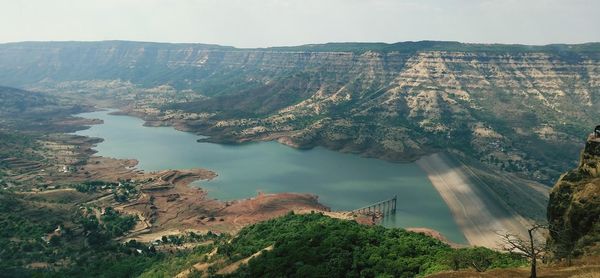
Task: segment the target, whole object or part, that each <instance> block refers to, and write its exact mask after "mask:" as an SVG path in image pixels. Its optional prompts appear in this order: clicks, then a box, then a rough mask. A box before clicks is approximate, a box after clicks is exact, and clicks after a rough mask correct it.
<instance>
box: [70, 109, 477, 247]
mask: <svg viewBox="0 0 600 278" xmlns="http://www.w3.org/2000/svg"><path fill="white" fill-rule="evenodd" d="M109 113H110V111H98V112H91V113H84V114H79V115H78V116H80V117H84V118H97V119H101V120H103V121H104V124H99V125H94V126H92V127H91V128H90V129H87V130H82V131H79V132H77V134H78V135H84V136H91V137H99V138H103V139H104V141H103V142H102V143H99V144H98V145H97V146H96V147H95V148H94V149H95V150H96V151H97V152H98V153H97V155H100V156H106V157H114V158H122V159H125V158H127V159H136V160H138V161H139V164H138V165H137V168H138V169H140V170H144V171H159V170H166V169H191V168H205V169H209V170H211V171H214V172H216V173H217V174H218V176H217V177H216V178H215V179H213V180H211V181H201V182H197V183H195V185H197V186H201V187H202V189H204V190H206V191H207V192H208V195H209V197H211V198H216V199H220V200H233V199H243V198H249V197H253V196H256V195H257V193H259V192H264V193H281V192H298V193H311V194H315V195H318V196H319V201H320V202H321V203H322V204H324V205H326V206H329V207H331V208H332V209H333V210H352V209H356V208H359V207H362V206H365V205H368V204H371V203H374V202H377V201H381V200H385V199H389V198H391V197H393V196H397V198H398V206H397V208H398V209H397V213H396V215H395V216H394V217H386V219H385V221H384V223H383V224H384V225H385V226H393V227H428V228H431V229H435V230H437V231H440V232H441V233H442V234H443V235H445V236H446V237H447V238H448V239H450V240H451V241H454V242H458V243H465V242H466V240H465V238H464V236H463V234H462V232H461V230H460V229H459V227H458V226H457V224H456V222H455V220H454V218H453V217H452V214H451V212H450V210H449V209H448V207H447V205H446V203H445V202H444V200H443V199H442V198H441V196H440V195H439V193H438V192H437V191H436V189H435V188H434V187H433V186H432V184H431V182H430V181H429V179H428V178H427V174H426V173H425V172H424V171H423V170H422V169H421V168H420V167H419V166H418V165H416V164H415V163H402V164H399V163H390V162H386V161H383V160H378V159H371V158H363V157H360V156H358V155H353V154H344V153H339V152H335V151H330V150H327V149H324V148H314V149H311V150H298V149H294V148H290V147H288V146H285V145H282V144H279V143H277V142H259V143H247V144H242V145H221V144H215V143H204V142H201V143H198V142H197V140H198V139H199V138H201V137H199V136H197V135H194V134H191V133H186V132H181V131H177V130H175V129H174V128H171V127H146V126H144V125H143V124H144V121H143V120H141V119H139V118H135V117H131V116H121V115H111V114H109Z"/></svg>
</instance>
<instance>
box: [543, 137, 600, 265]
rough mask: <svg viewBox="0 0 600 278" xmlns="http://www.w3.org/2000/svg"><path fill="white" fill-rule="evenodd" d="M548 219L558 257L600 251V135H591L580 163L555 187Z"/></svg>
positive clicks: (551, 238)
mask: <svg viewBox="0 0 600 278" xmlns="http://www.w3.org/2000/svg"><path fill="white" fill-rule="evenodd" d="M548 220H549V222H550V240H549V243H550V245H551V246H552V247H553V251H554V252H555V255H556V256H557V257H558V258H566V259H571V258H572V257H574V256H579V255H581V254H589V253H594V254H598V253H600V138H597V137H595V136H593V135H592V136H590V138H588V141H587V142H586V146H585V149H584V151H583V152H582V153H581V160H580V163H579V166H578V167H577V168H575V169H573V170H571V171H569V172H567V173H566V174H565V175H563V176H562V177H561V179H560V180H559V181H558V183H557V184H556V186H555V187H554V188H553V190H552V192H551V193H550V201H549V204H548Z"/></svg>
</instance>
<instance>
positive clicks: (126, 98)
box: [0, 41, 600, 184]
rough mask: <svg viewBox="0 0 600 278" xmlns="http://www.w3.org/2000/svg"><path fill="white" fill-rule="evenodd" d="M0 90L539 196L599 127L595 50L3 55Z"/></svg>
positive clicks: (450, 45)
mask: <svg viewBox="0 0 600 278" xmlns="http://www.w3.org/2000/svg"><path fill="white" fill-rule="evenodd" d="M0 84H7V85H14V86H21V87H26V88H33V89H36V90H43V91H50V92H53V93H55V94H65V93H73V94H70V95H69V97H79V98H82V97H83V100H85V99H86V98H89V97H90V96H94V97H98V98H107V99H109V100H110V101H111V103H113V104H115V105H119V106H121V107H123V108H125V109H126V110H128V111H130V112H131V113H132V114H135V115H142V116H144V117H145V118H146V120H148V121H149V122H150V123H151V124H155V125H164V124H173V125H176V126H178V127H180V128H182V129H185V130H190V131H195V132H198V133H202V134H205V135H210V136H211V138H210V139H208V140H212V141H218V142H245V141H253V140H279V141H281V142H284V143H286V144H289V145H292V146H296V147H304V148H310V147H313V146H317V145H319V146H326V147H328V148H331V149H336V150H341V151H345V152H354V153H360V154H362V155H365V156H371V157H377V158H382V159H387V160H393V161H411V160H415V159H417V158H419V157H420V156H422V155H425V154H429V153H432V152H437V151H440V150H447V149H451V150H454V151H457V152H460V153H461V154H462V155H464V156H468V157H469V158H471V159H473V158H474V159H476V160H479V161H480V162H483V163H485V164H487V165H488V166H491V167H492V168H494V169H496V170H498V171H508V172H514V173H517V174H519V175H521V176H523V177H525V178H528V179H534V180H537V181H540V182H543V183H546V184H552V183H553V182H554V181H555V180H556V178H557V177H558V176H559V175H560V173H562V172H564V171H565V170H567V169H569V168H571V167H573V166H574V165H575V164H576V161H575V158H576V157H577V153H578V150H579V148H580V143H579V140H578V138H581V136H583V135H584V134H585V133H586V130H587V127H589V126H591V125H593V124H595V122H594V121H595V119H597V118H598V116H600V115H599V112H598V111H600V109H599V108H600V44H594V43H592V44H581V45H548V46H521V45H479V44H461V43H456V42H428V41H425V42H405V43H396V44H368V43H339V44H323V45H305V46H298V47H278V48H264V49H237V48H232V47H222V46H214V45H202V44H160V43H139V42H122V41H107V42H55V43H15V44H4V45H0ZM565 158H567V159H565Z"/></svg>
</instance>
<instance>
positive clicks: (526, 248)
mask: <svg viewBox="0 0 600 278" xmlns="http://www.w3.org/2000/svg"><path fill="white" fill-rule="evenodd" d="M547 227H548V225H546V224H539V223H536V224H534V225H532V226H531V227H530V228H529V229H527V235H528V239H523V238H521V237H519V236H517V235H514V234H510V233H507V234H501V235H500V237H501V240H502V244H503V246H502V248H503V249H504V250H506V251H508V252H511V253H520V254H523V255H524V256H525V257H527V258H528V259H529V260H530V261H531V273H530V276H529V277H530V278H536V277H537V259H538V257H539V256H540V254H543V253H544V252H546V244H545V243H542V242H538V241H536V239H535V234H536V232H537V231H539V230H547Z"/></svg>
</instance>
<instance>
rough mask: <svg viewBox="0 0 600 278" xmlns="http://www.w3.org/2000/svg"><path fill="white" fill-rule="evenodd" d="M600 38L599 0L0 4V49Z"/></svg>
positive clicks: (39, 0)
mask: <svg viewBox="0 0 600 278" xmlns="http://www.w3.org/2000/svg"><path fill="white" fill-rule="evenodd" d="M65 40H79V41H96V40H134V41H157V42H197V43H212V44H220V45H230V46H236V47H268V46H287V45H302V44H309V43H326V42H388V43H392V42H399V41H419V40H446V41H460V42H473V43H520V44H536V45H539V44H549V43H582V42H599V41H600V1H598V0H0V42H16V41H65Z"/></svg>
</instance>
